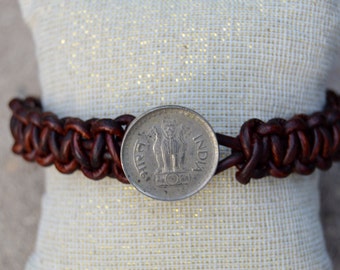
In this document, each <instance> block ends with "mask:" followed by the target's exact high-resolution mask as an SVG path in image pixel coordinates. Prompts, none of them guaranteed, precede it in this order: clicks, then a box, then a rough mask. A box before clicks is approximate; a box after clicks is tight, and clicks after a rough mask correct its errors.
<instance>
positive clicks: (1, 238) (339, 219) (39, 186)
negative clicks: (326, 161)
mask: <svg viewBox="0 0 340 270" xmlns="http://www.w3.org/2000/svg"><path fill="white" fill-rule="evenodd" d="M87 23H89V24H91V21H88V22H87ZM189 30H190V29H189ZM86 31H87V30H86V29H84V33H85V32H86ZM74 34H75V35H77V33H74ZM184 35H186V34H185V33H184ZM0 37H1V39H0V71H1V72H0V95H1V96H0V97H1V98H0V102H1V106H0V108H1V109H0V113H1V121H0V124H1V129H0V134H1V136H2V139H1V142H0V149H1V157H0V161H1V163H0V166H1V170H0V171H1V172H0V251H1V252H0V269H9V270H11V269H23V265H24V263H25V261H26V260H27V256H28V255H29V254H30V253H31V252H32V250H33V246H34V240H35V234H36V230H37V222H38V217H39V212H40V210H39V208H40V200H41V194H42V191H43V181H42V178H43V169H41V168H38V167H37V166H36V165H34V164H28V163H26V162H24V161H22V160H21V159H20V158H18V157H15V156H14V155H12V154H11V153H10V150H9V148H10V144H11V138H10V135H9V133H8V118H9V111H8V109H7V105H6V103H7V101H8V100H9V99H10V98H11V97H12V96H15V95H20V94H21V95H27V94H39V84H38V81H37V70H36V63H35V59H34V51H33V42H32V38H31V36H30V33H29V32H28V30H27V28H26V26H24V24H23V22H22V19H21V16H20V13H19V9H18V5H17V3H16V1H13V0H2V1H1V2H0ZM185 37H186V36H183V38H185ZM93 38H95V37H93ZM113 42H114V40H112V43H113ZM163 42H168V41H167V40H166V39H164V40H163ZM66 43H67V40H66V39H60V46H63V45H65V44H66ZM144 45H146V44H144V42H143V41H140V46H141V47H142V46H144ZM74 46H77V44H74ZM96 49H97V48H96V47H95V46H94V47H93V57H95V56H96ZM183 49H186V48H185V47H183ZM249 49H252V45H251V43H250V44H249ZM201 50H204V47H203V48H201ZM155 53H158V52H157V50H156V51H155ZM76 57H77V54H72V55H71V57H70V62H69V65H70V68H71V69H77V68H79V67H77V66H74V63H73V62H72V58H76ZM181 60H182V61H183V64H184V65H189V64H192V61H206V60H205V59H190V57H188V59H181ZM216 60H217V59H216ZM164 61H165V63H166V59H164ZM339 62H340V61H339ZM164 68H165V67H164ZM335 70H337V71H334V75H333V77H332V79H331V82H330V85H333V86H334V87H338V89H339V88H340V81H339V77H340V68H339V67H338V69H335ZM75 72H76V71H75ZM89 76H92V77H93V78H96V77H99V75H98V74H97V73H90V74H89ZM148 76H151V74H148V73H146V74H140V75H139V76H138V81H137V84H139V85H143V83H144V82H145V80H144V79H147V78H148ZM192 76H193V73H190V72H188V73H183V74H181V76H179V77H177V78H175V80H178V83H185V82H186V81H190V78H191V77H192ZM106 87H108V88H110V87H111V84H110V82H109V83H107V85H106ZM149 87H150V94H153V93H152V91H153V90H152V89H151V88H152V87H151V86H149ZM160 99H162V96H160ZM146 105H147V104H146ZM339 169H340V166H335V167H334V168H333V169H332V170H331V172H330V173H327V175H328V177H325V181H324V182H323V183H321V195H322V212H321V215H322V217H323V224H324V232H325V235H326V238H327V246H328V250H329V253H330V254H331V256H332V258H333V262H334V266H335V269H340V258H339V257H340V253H339V250H340V236H339V231H340V225H339V224H340V210H339V209H338V208H337V206H338V205H340V204H339V203H340V183H339V179H340V174H339V173H337V171H339ZM126 189H129V188H128V187H126ZM127 192H129V190H127ZM89 204H91V202H89ZM100 207H103V212H105V205H103V206H100ZM174 211H176V209H174ZM177 211H179V210H178V209H177ZM200 211H201V209H200V208H197V211H196V215H197V216H199V214H200ZM180 214H181V213H178V215H180ZM174 216H176V213H174Z"/></svg>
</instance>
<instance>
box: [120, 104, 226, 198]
mask: <svg viewBox="0 0 340 270" xmlns="http://www.w3.org/2000/svg"><path fill="white" fill-rule="evenodd" d="M218 158H219V151H218V143H217V139H216V136H215V133H214V131H213V129H212V128H211V126H210V125H209V124H208V122H207V121H206V120H205V119H204V118H203V117H202V116H201V115H199V114H198V113H196V112H194V111H192V110H190V109H187V108H184V107H180V106H162V107H158V108H156V109H153V110H151V111H148V112H146V113H144V114H143V115H141V116H140V117H138V118H136V119H135V120H134V121H133V122H132V123H131V124H130V126H129V128H128V129H127V131H126V134H125V136H124V140H123V143H122V148H121V161H122V165H123V170H124V172H125V175H126V177H127V178H128V179H129V181H130V183H131V184H132V185H134V186H135V187H136V188H137V190H139V191H140V192H142V193H143V194H145V195H147V196H149V197H151V198H154V199H157V200H163V201H175V200H182V199H185V198H187V197H189V196H191V195H193V194H195V193H196V192H198V191H199V190H201V189H202V188H203V187H204V186H205V185H206V184H207V183H208V182H209V180H210V179H211V178H212V177H213V175H214V173H215V170H216V167H217V163H218Z"/></svg>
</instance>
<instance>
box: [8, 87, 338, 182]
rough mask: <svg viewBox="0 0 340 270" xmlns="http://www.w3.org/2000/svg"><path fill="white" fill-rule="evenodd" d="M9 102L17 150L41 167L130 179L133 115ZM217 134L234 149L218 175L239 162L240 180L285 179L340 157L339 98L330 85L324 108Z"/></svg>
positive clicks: (221, 163)
mask: <svg viewBox="0 0 340 270" xmlns="http://www.w3.org/2000/svg"><path fill="white" fill-rule="evenodd" d="M9 106H10V108H11V110H12V111H13V116H12V118H11V124H10V128H11V132H12V135H13V137H14V140H15V142H14V145H13V148H12V150H13V152H14V153H16V154H19V155H22V156H23V157H24V159H26V160H28V161H36V162H37V163H39V164H40V165H42V166H49V165H52V164H54V165H55V167H56V168H57V169H58V170H59V171H60V172H62V173H67V174H69V173H72V172H74V171H75V170H77V169H80V170H81V171H82V172H83V173H84V175H85V176H87V177H88V178H90V179H93V180H98V179H102V178H103V177H105V176H110V177H114V178H117V179H118V180H119V181H121V182H123V183H129V181H128V180H127V179H126V177H125V175H124V172H123V170H122V165H121V161H120V146H121V142H122V139H123V137H124V133H125V130H126V128H127V126H128V125H129V124H130V123H131V121H132V120H133V119H134V116H132V115H121V116H119V117H117V118H115V119H89V120H87V121H83V120H81V119H79V118H72V117H66V118H62V119H59V118H58V117H57V116H56V115H54V114H53V113H51V112H43V111H42V106H41V104H40V101H39V100H38V99H35V98H26V99H25V100H20V99H13V100H12V101H11V102H10V104H9ZM216 136H217V140H218V143H219V144H220V145H222V146H225V147H228V148H230V149H231V150H232V152H231V154H230V155H229V156H227V157H226V158H224V159H222V160H220V161H219V164H218V167H217V170H216V173H215V174H218V173H220V172H222V171H224V170H226V169H228V168H230V167H233V166H236V167H237V169H238V171H237V172H236V179H237V180H238V181H239V182H240V183H242V184H247V183H249V181H250V179H251V178H255V179H258V178H262V177H265V176H268V175H271V176H274V177H279V178H283V177H286V176H288V175H289V174H291V173H293V172H295V173H298V174H303V175H308V174H311V173H312V172H313V171H314V170H315V168H319V169H321V170H327V169H329V168H330V167H331V165H332V161H335V160H338V159H339V158H340V97H339V96H337V95H336V94H335V93H334V92H333V91H331V90H328V91H327V102H326V105H325V107H324V110H323V111H322V112H316V113H313V114H312V115H304V114H298V115H295V116H293V117H292V118H291V119H289V120H284V119H280V118H273V119H271V120H269V121H268V122H266V123H265V122H263V121H261V120H259V119H250V120H248V121H246V122H245V123H244V124H243V125H242V127H241V130H240V133H239V135H238V136H236V137H230V136H227V135H223V134H219V133H216Z"/></svg>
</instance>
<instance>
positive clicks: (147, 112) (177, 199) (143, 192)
mask: <svg viewBox="0 0 340 270" xmlns="http://www.w3.org/2000/svg"><path fill="white" fill-rule="evenodd" d="M164 109H170V110H174V109H175V110H176V109H177V110H178V109H179V110H183V111H187V112H189V113H192V114H194V115H196V116H197V117H198V118H200V119H201V120H202V121H203V122H204V123H205V124H206V125H207V127H208V131H209V132H210V133H211V134H212V136H211V137H212V140H211V142H212V145H213V148H215V151H214V153H215V155H214V158H215V160H216V162H215V163H216V164H211V166H213V168H212V170H211V171H210V173H209V174H208V175H207V179H206V180H205V181H203V182H202V184H201V185H200V186H199V188H198V189H196V190H193V191H192V192H189V193H187V194H185V196H181V197H176V198H172V199H169V198H160V197H157V196H155V195H153V194H150V193H149V192H147V191H145V190H143V189H142V188H141V187H140V186H138V185H137V182H136V181H133V180H131V179H129V178H128V174H127V173H126V171H127V168H126V165H124V146H125V142H126V141H127V138H128V137H129V133H130V131H131V130H132V129H133V127H134V126H135V124H136V123H137V122H138V121H140V120H141V119H143V118H144V117H146V116H147V115H148V114H151V113H154V112H156V111H161V110H164ZM209 129H210V130H209ZM120 160H121V164H122V168H123V171H124V174H125V177H126V178H127V179H128V180H129V183H130V184H132V185H133V186H134V187H135V188H136V189H137V190H138V191H139V192H141V193H142V194H144V195H146V196H148V197H150V198H152V199H156V200H160V201H179V200H184V199H186V198H189V197H191V196H192V195H194V194H196V193H198V192H199V191H201V190H202V189H203V188H204V187H205V186H206V185H207V184H208V182H209V181H210V180H211V179H212V178H213V176H214V175H215V172H216V168H217V165H218V161H219V147H218V141H217V137H216V133H215V132H214V129H213V128H212V126H211V125H210V123H209V122H208V121H207V120H206V119H205V118H204V117H203V116H202V115H201V114H199V113H198V112H196V111H194V110H192V109H189V108H187V107H184V106H179V105H162V106H158V107H155V108H152V109H150V110H148V111H146V112H144V113H142V114H141V115H139V116H138V117H136V118H135V119H134V120H133V121H132V122H131V123H130V124H129V126H128V128H127V129H126V131H125V134H124V137H123V140H122V145H121V150H120Z"/></svg>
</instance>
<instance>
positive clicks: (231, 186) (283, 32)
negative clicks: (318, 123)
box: [21, 0, 340, 269]
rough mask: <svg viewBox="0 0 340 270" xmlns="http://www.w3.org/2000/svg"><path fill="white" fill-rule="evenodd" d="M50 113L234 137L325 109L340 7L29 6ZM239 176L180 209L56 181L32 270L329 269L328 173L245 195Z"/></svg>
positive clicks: (301, 0) (265, 184)
mask: <svg viewBox="0 0 340 270" xmlns="http://www.w3.org/2000/svg"><path fill="white" fill-rule="evenodd" d="M21 6H22V11H23V15H24V18H25V19H26V21H27V23H28V24H29V25H30V27H31V29H32V31H33V35H34V38H35V42H36V53H37V58H38V61H39V69H40V80H41V85H42V89H43V103H44V106H45V108H46V109H47V110H52V111H54V112H55V113H57V114H58V115H59V116H60V117H63V116H77V117H81V118H82V119H87V118H91V117H94V116H95V117H116V116H118V115H120V114H124V113H130V114H134V115H139V114H140V113H142V112H144V111H145V110H147V109H151V108H153V107H155V106H158V105H163V104H178V105H183V106H187V107H189V108H191V109H194V110H196V111H197V112H199V113H200V114H202V115H203V116H204V117H205V118H206V119H208V120H209V122H210V123H211V125H212V126H213V127H214V129H215V131H216V132H222V133H226V134H230V135H233V136H234V135H236V134H237V133H238V131H239V128H240V126H241V124H242V123H243V122H244V121H245V120H247V119H249V118H253V117H257V118H260V119H263V120H268V119H270V118H273V117H284V118H288V117H291V116H292V115H293V114H294V113H298V112H301V113H302V112H304V113H311V112H313V111H315V110H319V109H321V108H322V105H323V103H324V91H323V90H324V89H325V82H326V77H327V73H328V70H329V68H330V67H331V64H332V60H333V56H334V53H335V47H336V44H337V35H338V34H339V14H340V12H339V4H338V1H337V0H325V1H310V0H295V1H293V0H291V1H290V0H286V1H252V0H248V1H212V0H211V1H210V0H205V1H203V0H202V1H187V0H185V1H174V0H171V1H156V0H153V1H151V0H144V1H137V0H126V1H99V0H98V1H94V0H93V1H79V0H75V1H47V0H32V1H31V0H21ZM234 173H235V171H234V170H233V169H231V170H228V171H226V172H224V173H222V174H220V175H218V176H216V177H214V178H213V180H212V181H211V182H210V183H209V184H208V185H207V187H206V188H205V189H204V190H202V191H201V192H200V193H199V194H197V195H195V196H193V197H191V198H189V199H186V200H183V201H178V202H160V201H155V200H152V199H149V198H147V197H145V196H143V195H141V194H140V193H139V192H137V191H136V190H135V189H134V188H132V187H131V186H128V185H123V184H121V183H119V182H117V181H116V180H115V179H105V180H102V181H99V182H93V181H90V180H87V179H86V178H85V177H84V176H83V175H82V174H81V173H75V174H73V175H69V176H65V175H61V174H60V173H58V172H57V171H56V170H55V169H54V168H50V169H48V170H47V178H46V183H47V188H46V194H45V196H44V198H43V204H42V207H43V211H42V212H43V213H42V219H41V224H40V228H39V237H38V240H37V245H36V250H35V252H34V253H33V254H32V256H31V257H30V259H29V261H28V262H27V269H330V268H331V264H330V261H329V258H328V255H327V253H326V251H325V246H324V241H323V236H322V232H321V228H320V222H319V216H318V211H319V197H318V191H317V182H318V173H314V174H313V175H312V176H308V177H302V176H296V175H293V176H291V177H289V178H287V179H284V180H281V179H274V178H270V177H268V178H265V179H262V180H257V181H252V182H251V184H249V185H248V186H243V185H240V184H238V183H237V182H236V181H235V179H234Z"/></svg>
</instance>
